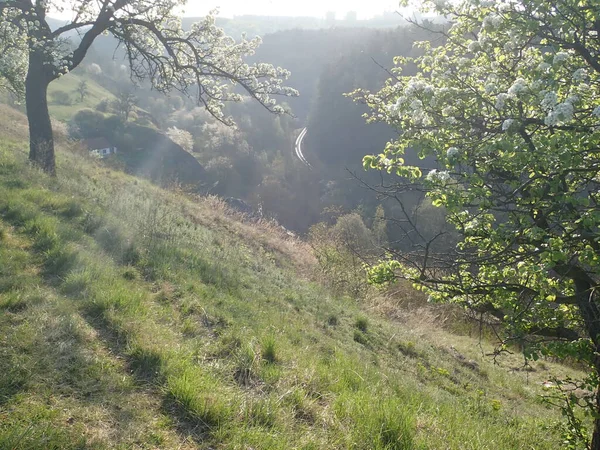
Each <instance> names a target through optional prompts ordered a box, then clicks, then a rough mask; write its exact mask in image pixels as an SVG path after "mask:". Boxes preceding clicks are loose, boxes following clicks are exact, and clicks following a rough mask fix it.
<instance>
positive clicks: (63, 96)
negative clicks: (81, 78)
mask: <svg viewBox="0 0 600 450" xmlns="http://www.w3.org/2000/svg"><path fill="white" fill-rule="evenodd" d="M50 98H51V99H52V101H53V102H54V103H56V104H57V105H63V106H70V105H71V104H72V101H71V96H70V95H69V93H68V92H65V91H54V92H53V93H52V94H50Z"/></svg>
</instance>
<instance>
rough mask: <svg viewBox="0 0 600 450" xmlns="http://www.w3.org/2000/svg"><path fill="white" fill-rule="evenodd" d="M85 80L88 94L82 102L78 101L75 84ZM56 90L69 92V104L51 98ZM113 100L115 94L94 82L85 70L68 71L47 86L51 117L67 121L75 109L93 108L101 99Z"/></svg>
mask: <svg viewBox="0 0 600 450" xmlns="http://www.w3.org/2000/svg"><path fill="white" fill-rule="evenodd" d="M84 80H85V81H87V89H88V94H87V96H86V97H85V98H84V100H83V102H81V101H80V97H79V94H78V93H77V86H78V85H79V83H80V82H81V81H84ZM58 91H63V92H66V93H67V94H69V96H70V97H71V104H69V105H60V104H58V103H56V101H54V100H53V94H55V93H56V92H58ZM104 99H108V100H114V99H115V96H114V95H113V94H112V93H111V92H110V91H108V90H106V89H104V88H103V87H102V86H100V85H99V84H98V83H96V82H95V81H94V80H93V79H92V78H91V77H89V76H88V75H87V74H86V73H85V72H83V71H78V72H76V73H69V74H67V75H65V76H62V77H60V78H58V79H56V80H54V81H53V82H52V83H50V86H49V87H48V104H49V108H50V114H51V115H52V117H54V118H56V119H58V120H62V121H68V120H70V119H71V118H72V117H73V116H74V115H75V113H76V112H77V111H79V110H80V109H84V108H92V109H94V108H95V107H96V105H98V103H100V102H101V101H102V100H104Z"/></svg>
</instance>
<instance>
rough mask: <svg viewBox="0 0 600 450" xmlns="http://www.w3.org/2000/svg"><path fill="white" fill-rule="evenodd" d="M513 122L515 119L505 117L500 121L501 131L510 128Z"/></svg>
mask: <svg viewBox="0 0 600 450" xmlns="http://www.w3.org/2000/svg"><path fill="white" fill-rule="evenodd" d="M514 124H515V119H506V120H505V121H504V122H502V131H508V130H510V129H511V128H512V127H513V125H514Z"/></svg>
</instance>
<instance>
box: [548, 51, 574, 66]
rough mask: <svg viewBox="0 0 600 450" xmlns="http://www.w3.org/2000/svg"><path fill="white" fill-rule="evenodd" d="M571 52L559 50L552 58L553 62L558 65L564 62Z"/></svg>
mask: <svg viewBox="0 0 600 450" xmlns="http://www.w3.org/2000/svg"><path fill="white" fill-rule="evenodd" d="M569 56H570V55H569V54H568V53H567V52H558V53H557V54H556V55H554V59H553V60H552V64H554V65H556V64H560V63H562V62H565V61H566V60H568V59H569Z"/></svg>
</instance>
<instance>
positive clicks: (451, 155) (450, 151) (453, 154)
mask: <svg viewBox="0 0 600 450" xmlns="http://www.w3.org/2000/svg"><path fill="white" fill-rule="evenodd" d="M459 153H460V150H459V149H458V148H456V147H450V148H449V149H448V150H447V151H446V157H447V158H448V159H454V158H456V157H457V156H458V154H459Z"/></svg>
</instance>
